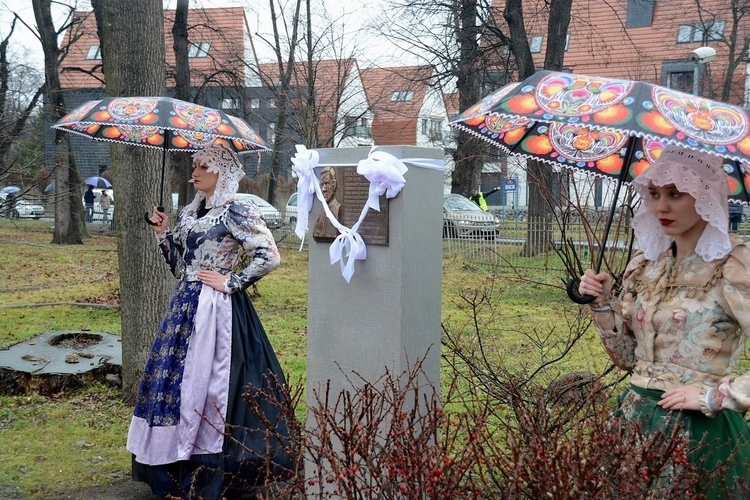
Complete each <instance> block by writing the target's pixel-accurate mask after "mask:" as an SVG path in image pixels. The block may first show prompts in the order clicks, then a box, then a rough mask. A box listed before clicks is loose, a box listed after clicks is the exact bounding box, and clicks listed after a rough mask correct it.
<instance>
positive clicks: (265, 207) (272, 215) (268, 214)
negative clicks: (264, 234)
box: [235, 193, 281, 229]
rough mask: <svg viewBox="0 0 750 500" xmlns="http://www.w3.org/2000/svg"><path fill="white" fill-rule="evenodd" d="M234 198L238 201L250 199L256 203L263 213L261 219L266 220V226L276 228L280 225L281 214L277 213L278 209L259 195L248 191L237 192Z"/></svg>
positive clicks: (244, 201)
mask: <svg viewBox="0 0 750 500" xmlns="http://www.w3.org/2000/svg"><path fill="white" fill-rule="evenodd" d="M235 199H236V200H237V201H239V202H240V203H246V202H248V201H252V202H253V203H255V204H256V205H258V208H260V211H261V213H263V219H264V220H265V221H266V226H268V227H269V228H270V229H276V228H277V227H279V226H281V214H280V213H279V211H278V210H276V207H274V206H273V205H271V204H270V203H268V202H267V201H266V200H264V199H263V198H261V197H260V196H257V195H254V194H249V193H237V194H236V195H235Z"/></svg>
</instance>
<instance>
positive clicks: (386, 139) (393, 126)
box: [361, 66, 432, 146]
mask: <svg viewBox="0 0 750 500" xmlns="http://www.w3.org/2000/svg"><path fill="white" fill-rule="evenodd" d="M361 75H362V83H363V85H364V87H365V91H366V92H367V100H368V102H369V104H370V109H371V110H372V111H373V112H374V114H375V116H374V118H373V122H372V138H373V140H374V141H375V144H376V145H381V146H385V145H402V144H408V145H416V143H417V118H418V116H419V111H420V109H421V108H422V105H423V104H424V100H425V96H426V95H427V91H428V89H429V86H428V81H427V80H428V78H429V77H430V76H431V75H432V68H430V67H429V66H400V67H394V68H367V69H363V70H362V71H361ZM405 97H408V99H406V100H405V99H404V98H405Z"/></svg>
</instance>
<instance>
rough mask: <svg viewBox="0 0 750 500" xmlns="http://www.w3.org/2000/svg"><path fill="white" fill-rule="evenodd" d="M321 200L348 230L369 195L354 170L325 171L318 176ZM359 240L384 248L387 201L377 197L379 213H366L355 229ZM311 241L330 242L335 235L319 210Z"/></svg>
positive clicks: (366, 181) (334, 230)
mask: <svg viewBox="0 0 750 500" xmlns="http://www.w3.org/2000/svg"><path fill="white" fill-rule="evenodd" d="M320 187H321V190H322V191H323V196H324V198H325V199H326V201H327V203H328V207H329V208H330V209H331V213H333V214H334V216H336V218H337V219H338V220H339V222H340V223H341V224H342V225H344V226H346V227H352V226H353V225H354V224H356V223H357V221H358V220H359V216H360V214H361V213H362V208H363V207H364V206H365V203H367V197H368V195H369V194H370V181H368V180H367V179H366V178H365V177H364V176H362V175H359V174H358V173H357V167H337V168H333V167H325V168H324V169H323V170H321V172H320ZM358 232H359V234H360V236H362V239H363V240H364V242H365V243H367V244H368V245H388V200H387V199H386V197H385V195H383V196H381V197H380V212H376V211H375V210H373V209H369V210H368V212H367V215H366V216H365V219H364V220H363V221H362V224H360V226H359V230H358ZM312 236H313V239H314V240H315V241H333V240H334V239H336V236H338V231H337V230H336V228H334V227H333V225H331V223H330V222H329V221H328V219H327V218H326V216H325V212H324V211H323V210H321V211H320V213H319V214H318V217H317V219H316V220H315V224H314V225H313V232H312Z"/></svg>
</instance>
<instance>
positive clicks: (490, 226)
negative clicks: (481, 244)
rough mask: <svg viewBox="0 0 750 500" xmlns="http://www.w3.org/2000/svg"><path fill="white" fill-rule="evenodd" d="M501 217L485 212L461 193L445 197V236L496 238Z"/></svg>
mask: <svg viewBox="0 0 750 500" xmlns="http://www.w3.org/2000/svg"><path fill="white" fill-rule="evenodd" d="M499 228H500V219H498V218H497V217H495V216H494V215H492V214H491V213H489V212H485V211H484V210H482V209H481V208H479V206H478V205H477V204H476V203H474V202H473V201H471V200H469V199H468V198H465V197H463V196H461V195H460V194H446V195H445V196H444V197H443V238H488V239H491V240H494V239H495V237H496V236H497V230H498V229H499Z"/></svg>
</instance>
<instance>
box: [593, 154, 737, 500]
mask: <svg viewBox="0 0 750 500" xmlns="http://www.w3.org/2000/svg"><path fill="white" fill-rule="evenodd" d="M722 163H723V162H722V159H721V158H719V157H715V156H712V155H708V154H704V153H699V152H695V151H691V150H686V149H681V148H678V147H675V146H668V147H666V148H665V150H664V151H663V153H662V154H661V156H660V157H659V158H658V159H657V160H656V161H655V162H654V163H653V165H651V167H650V168H649V169H648V170H646V171H645V172H644V173H643V174H642V175H640V176H639V177H637V178H636V179H635V180H634V182H633V184H634V187H635V190H636V192H637V193H638V194H639V195H640V197H641V200H642V201H641V205H640V207H639V209H638V211H637V213H636V215H635V216H634V217H633V222H632V225H633V230H634V232H635V235H636V238H637V239H638V245H639V248H640V250H639V252H638V253H637V254H636V256H635V257H634V258H633V260H632V261H631V262H630V263H629V264H628V266H627V268H626V270H625V274H624V277H623V283H622V289H621V291H620V293H619V294H618V296H617V297H613V296H612V278H611V276H609V275H608V274H607V273H599V274H597V273H595V272H594V271H592V270H591V269H589V270H587V271H586V273H585V274H584V276H582V277H581V284H580V286H579V291H580V293H582V294H586V295H592V296H595V297H596V300H595V301H594V302H593V303H592V304H591V305H590V308H591V313H592V317H593V320H594V325H595V326H596V328H597V330H598V331H599V334H600V337H601V340H602V343H603V345H604V349H605V350H606V351H607V354H608V355H609V357H610V358H611V359H612V361H613V362H614V363H615V365H617V366H618V367H619V368H621V369H623V370H627V371H631V372H632V376H631V379H630V386H629V387H628V388H627V389H625V391H624V392H623V393H622V394H621V395H620V396H619V397H618V400H617V405H616V408H615V412H614V415H615V416H616V417H620V418H623V419H625V420H627V421H635V422H639V423H641V428H642V430H644V431H646V432H649V431H651V432H656V431H661V432H664V433H667V435H668V434H669V432H670V430H672V429H674V428H675V426H679V427H680V428H681V432H682V433H683V435H684V437H686V438H687V439H688V440H689V443H690V445H691V446H690V448H691V455H690V457H689V459H690V462H691V463H692V464H695V465H696V466H698V467H700V468H701V469H702V472H703V473H705V474H706V475H708V476H714V477H712V478H711V479H709V480H708V481H707V482H705V483H704V484H702V485H701V493H703V494H705V495H707V496H708V497H710V498H716V497H726V498H729V497H734V496H733V495H738V494H740V492H744V494H745V495H747V494H748V490H747V489H741V488H743V487H744V488H747V484H748V482H750V472H749V471H750V467H749V466H748V464H750V429H749V428H748V425H747V423H746V422H745V420H744V418H743V414H744V413H745V412H746V411H747V410H748V408H750V373H745V374H742V375H739V376H735V374H734V372H735V369H736V367H737V363H738V360H739V358H740V354H741V353H742V352H743V350H744V347H745V340H746V336H747V335H748V334H750V308H748V306H747V304H749V303H750V249H749V248H748V246H747V245H746V244H745V242H744V241H743V240H742V239H740V238H739V237H737V235H735V234H732V235H729V234H728V233H727V210H728V209H727V194H728V187H727V177H726V174H725V173H724V171H723V170H722ZM735 488H738V489H735Z"/></svg>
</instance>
